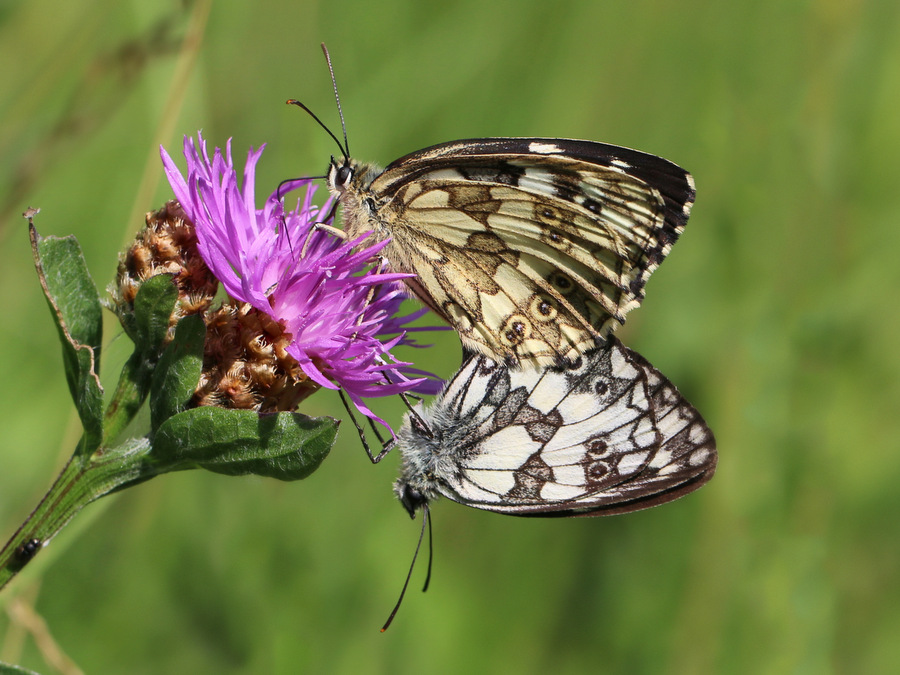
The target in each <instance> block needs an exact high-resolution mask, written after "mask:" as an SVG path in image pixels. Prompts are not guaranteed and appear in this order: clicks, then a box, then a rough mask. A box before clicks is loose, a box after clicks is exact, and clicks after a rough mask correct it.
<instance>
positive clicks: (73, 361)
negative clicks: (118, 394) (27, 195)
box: [29, 225, 103, 452]
mask: <svg viewBox="0 0 900 675" xmlns="http://www.w3.org/2000/svg"><path fill="white" fill-rule="evenodd" d="M29 233H30V236H31V250H32V254H33V256H34V265H35V268H36V269H37V273H38V277H39V279H40V282H41V287H42V288H43V290H44V295H45V297H46V298H47V303H48V304H49V305H50V311H51V313H52V314H53V319H54V320H55V321H56V327H57V328H58V329H59V335H60V341H61V342H62V351H63V365H64V367H65V372H66V379H67V381H68V383H69V391H70V392H71V394H72V400H73V401H74V402H75V407H76V409H77V410H78V415H79V416H80V417H81V423H82V425H83V426H84V433H85V443H84V446H83V447H84V448H85V449H86V451H88V452H90V451H93V450H94V449H96V448H97V447H98V445H99V444H100V439H101V436H102V427H103V422H102V419H103V417H102V409H103V388H102V387H101V386H100V377H99V371H100V367H99V363H100V340H101V336H102V333H103V313H102V307H101V304H100V296H99V294H98V293H97V287H96V286H95V285H94V281H93V279H91V275H90V274H89V273H88V270H87V265H86V264H85V262H84V256H83V255H82V253H81V247H80V246H79V245H78V241H77V240H76V239H75V237H72V236H69V237H63V238H59V237H41V236H40V235H39V234H38V233H37V230H35V229H34V226H33V225H29Z"/></svg>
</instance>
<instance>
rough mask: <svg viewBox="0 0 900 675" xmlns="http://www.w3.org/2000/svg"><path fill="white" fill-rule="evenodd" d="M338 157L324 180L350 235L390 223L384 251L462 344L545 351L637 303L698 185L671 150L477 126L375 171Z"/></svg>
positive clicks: (382, 232) (564, 345)
mask: <svg viewBox="0 0 900 675" xmlns="http://www.w3.org/2000/svg"><path fill="white" fill-rule="evenodd" d="M348 162H349V160H348ZM346 166H347V167H349V168H348V171H349V173H348V174H347V175H349V176H351V177H350V178H347V180H346V182H345V183H340V184H339V183H338V177H339V176H340V170H341V169H340V168H338V167H337V165H336V164H335V165H333V166H332V170H331V172H330V173H329V185H330V187H331V189H332V191H333V192H335V193H336V194H337V195H338V196H339V198H340V199H341V203H342V205H343V208H344V222H345V228H346V229H347V232H348V235H349V236H350V237H351V238H353V237H356V236H359V235H361V234H364V233H365V232H368V231H374V233H375V235H374V236H375V237H376V238H379V239H380V238H386V237H390V238H391V242H390V244H389V245H388V246H387V247H386V248H385V249H384V250H383V253H382V254H383V255H384V256H385V257H386V258H387V259H388V261H389V263H390V264H391V266H392V267H393V268H394V269H396V270H397V271H407V272H414V273H416V274H417V275H418V278H417V279H415V280H414V281H413V283H411V284H410V286H411V288H412V290H413V292H414V293H415V294H416V295H418V296H419V297H420V298H421V299H422V300H423V301H424V302H425V303H426V304H427V305H428V306H429V307H431V308H432V309H434V310H435V311H436V312H437V313H439V314H440V315H442V316H443V317H444V318H445V319H446V320H447V321H448V322H449V323H451V324H452V325H453V326H454V327H455V328H456V329H457V330H458V331H459V332H460V335H461V337H462V339H463V342H464V343H465V344H466V346H467V347H469V348H470V349H473V350H476V351H479V352H481V353H484V354H487V355H488V356H490V357H491V358H492V359H494V360H503V361H509V362H514V361H519V360H525V361H531V362H533V363H537V364H540V365H550V364H553V363H558V362H560V361H561V360H563V359H569V360H571V359H573V358H575V357H577V356H578V354H580V353H583V352H584V351H586V350H588V349H591V348H592V347H594V346H595V344H596V343H597V341H598V339H600V338H602V337H603V336H605V335H606V334H607V333H608V332H609V331H610V330H611V329H612V328H613V327H614V326H615V325H617V324H619V323H622V322H623V321H624V320H625V314H626V313H627V312H628V311H630V310H631V309H633V308H634V307H636V306H637V305H638V304H640V302H641V300H642V299H643V293H644V291H643V289H644V284H645V283H646V281H647V278H648V277H649V275H650V273H651V272H652V271H653V270H654V269H655V268H656V267H657V266H658V265H659V263H660V262H661V261H662V259H663V258H664V257H665V256H666V254H667V253H668V252H669V249H670V248H671V246H672V244H673V243H674V241H675V240H676V239H677V237H678V236H679V234H680V233H681V231H682V230H683V229H684V225H685V222H686V220H687V217H688V214H689V212H690V207H691V205H692V203H693V197H694V189H693V182H692V180H691V177H690V175H689V174H687V173H686V172H685V171H684V170H682V169H681V168H679V167H678V166H676V165H675V164H672V163H671V162H668V161H667V160H664V159H661V158H659V157H655V156H653V155H648V154H645V153H641V152H638V151H635V150H629V149H627V148H620V147H617V146H612V145H605V144H602V143H593V142H590V141H574V140H565V139H543V138H495V139H472V140H464V141H455V142H452V143H444V144H442V145H437V146H434V147H431V148H426V149H424V150H420V151H418V152H415V153H412V154H410V155H407V156H405V157H402V158H401V159H398V160H397V161H395V162H393V163H392V164H390V165H389V166H388V167H387V168H386V169H385V170H384V171H383V172H379V171H378V170H377V169H375V168H374V167H372V166H371V165H357V164H354V163H349V164H347V165H346Z"/></svg>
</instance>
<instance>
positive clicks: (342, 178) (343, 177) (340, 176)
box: [336, 164, 353, 185]
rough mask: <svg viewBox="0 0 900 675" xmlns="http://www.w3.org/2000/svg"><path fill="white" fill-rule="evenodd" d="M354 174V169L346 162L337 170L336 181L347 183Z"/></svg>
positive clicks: (340, 183)
mask: <svg viewBox="0 0 900 675" xmlns="http://www.w3.org/2000/svg"><path fill="white" fill-rule="evenodd" d="M352 176H353V169H351V168H350V167H349V166H347V165H346V164H345V165H344V166H342V167H340V168H339V169H338V170H337V176H336V178H337V181H336V183H337V184H338V185H346V184H347V183H349V182H350V178H351V177H352Z"/></svg>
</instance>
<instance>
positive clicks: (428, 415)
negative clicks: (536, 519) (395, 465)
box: [397, 339, 716, 516]
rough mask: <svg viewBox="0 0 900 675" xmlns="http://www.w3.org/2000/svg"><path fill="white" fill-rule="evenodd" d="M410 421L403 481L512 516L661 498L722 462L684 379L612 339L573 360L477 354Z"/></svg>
mask: <svg viewBox="0 0 900 675" xmlns="http://www.w3.org/2000/svg"><path fill="white" fill-rule="evenodd" d="M424 415H425V419H426V421H427V422H428V424H429V427H430V435H429V433H428V432H427V431H426V430H423V429H418V428H416V427H415V426H414V425H411V424H409V422H408V421H407V423H406V424H404V427H403V429H401V432H400V448H401V451H402V452H403V455H404V460H403V473H402V475H401V479H400V481H398V486H397V492H398V494H401V493H402V492H403V489H404V488H405V487H407V486H411V487H412V488H413V489H414V490H415V491H416V492H417V493H419V494H421V495H423V496H424V498H425V499H426V500H428V499H433V498H434V497H436V496H437V495H443V496H446V497H448V498H449V499H452V500H454V501H458V502H460V503H463V504H467V505H469V506H474V507H476V508H481V509H486V510H490V511H498V512H501V513H508V514H512V515H539V516H550V515H557V516H574V515H605V514H613V513H625V512H628V511H636V510H639V509H642V508H647V507H649V506H654V505H656V504H662V503H664V502H667V501H671V500H673V499H676V498H677V497H680V496H682V495H683V494H687V493H688V492H691V491H692V490H695V489H697V488H698V487H700V486H701V485H702V484H703V483H705V482H706V481H708V480H709V479H710V478H711V477H712V474H713V472H714V470H715V465H716V450H715V441H714V439H713V437H712V433H711V432H710V431H709V429H708V428H707V426H706V424H705V423H704V422H703V420H702V418H701V417H700V415H699V413H697V411H696V410H695V409H694V408H693V407H692V406H690V404H688V403H687V401H685V400H684V398H683V397H682V396H681V395H680V394H679V393H678V391H677V390H676V389H675V387H674V386H673V385H672V384H671V383H670V382H669V381H668V380H666V379H665V377H664V376H662V375H661V374H660V373H659V371H657V370H656V369H655V368H653V367H652V366H650V365H649V364H648V363H647V362H646V361H645V360H644V359H643V358H642V357H641V356H640V355H638V354H636V353H635V352H632V351H631V350H629V349H627V348H626V347H624V346H623V345H622V344H621V343H620V342H618V341H617V340H615V339H610V340H609V341H608V342H607V344H606V345H605V346H604V347H603V348H601V349H598V350H595V351H593V352H591V353H589V354H587V355H585V356H584V357H582V358H581V359H579V361H578V362H576V364H575V365H574V366H573V367H570V368H564V369H546V370H535V369H522V370H510V369H508V368H506V367H503V366H500V365H497V364H495V363H493V362H491V361H490V360H489V359H486V358H485V357H483V356H478V357H472V358H471V359H469V360H468V361H467V362H466V363H465V364H464V366H463V368H462V369H461V370H460V372H459V373H458V374H457V376H456V377H455V378H454V379H453V381H452V382H451V383H450V384H449V385H448V387H447V389H446V390H445V391H444V392H443V394H442V395H441V396H440V397H438V398H437V399H436V400H435V402H434V404H433V406H432V408H431V409H430V410H428V411H427V412H425V413H424Z"/></svg>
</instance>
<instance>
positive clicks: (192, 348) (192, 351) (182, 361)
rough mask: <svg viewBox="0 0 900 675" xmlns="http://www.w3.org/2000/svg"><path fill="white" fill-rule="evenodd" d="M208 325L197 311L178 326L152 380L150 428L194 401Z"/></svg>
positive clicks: (156, 427) (155, 427)
mask: <svg viewBox="0 0 900 675" xmlns="http://www.w3.org/2000/svg"><path fill="white" fill-rule="evenodd" d="M205 341H206V324H204V323H203V319H202V318H201V317H200V316H199V315H197V314H195V315H192V316H187V317H185V318H183V319H182V320H181V321H179V322H178V325H177V326H176V327H175V337H174V338H173V339H172V342H170V343H169V345H168V346H167V347H166V350H165V351H164V352H163V355H162V357H161V358H160V359H159V363H158V364H157V366H156V368H155V369H154V371H153V379H152V380H151V382H150V428H151V429H152V430H153V431H156V429H158V428H159V425H160V424H162V423H163V422H165V421H166V420H167V419H169V418H170V417H171V416H172V415H174V414H176V413H179V412H181V411H182V410H184V409H185V407H186V406H187V404H188V403H189V402H190V400H191V397H192V396H193V395H194V390H196V388H197V383H198V382H199V381H200V373H201V371H202V370H203V345H204V342H205Z"/></svg>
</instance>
